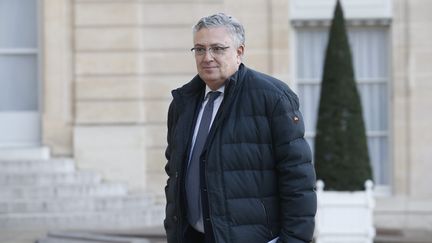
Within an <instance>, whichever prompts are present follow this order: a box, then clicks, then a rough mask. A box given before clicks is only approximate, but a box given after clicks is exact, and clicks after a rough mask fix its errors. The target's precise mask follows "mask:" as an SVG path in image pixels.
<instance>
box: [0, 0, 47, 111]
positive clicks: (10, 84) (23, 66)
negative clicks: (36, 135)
mask: <svg viewBox="0 0 432 243" xmlns="http://www.w3.org/2000/svg"><path fill="white" fill-rule="evenodd" d="M37 38H38V35H37V1H36V0H0V81H1V83H0V112H2V111H35V110H37V109H38V93H39V92H38V82H37V80H38V49H37V48H38V40H37Z"/></svg>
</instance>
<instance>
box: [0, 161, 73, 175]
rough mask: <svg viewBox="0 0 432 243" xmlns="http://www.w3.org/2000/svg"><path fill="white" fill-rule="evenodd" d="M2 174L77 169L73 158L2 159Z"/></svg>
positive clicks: (58, 171)
mask: <svg viewBox="0 0 432 243" xmlns="http://www.w3.org/2000/svg"><path fill="white" fill-rule="evenodd" d="M0 171H1V173H2V174H10V173H24V174H26V173H60V172H63V173H67V172H74V171H75V164H74V161H73V160H72V159H49V160H0Z"/></svg>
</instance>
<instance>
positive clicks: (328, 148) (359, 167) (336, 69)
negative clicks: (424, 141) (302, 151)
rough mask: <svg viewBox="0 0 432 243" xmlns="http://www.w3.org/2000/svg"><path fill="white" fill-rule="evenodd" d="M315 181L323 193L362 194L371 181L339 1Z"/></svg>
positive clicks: (325, 79)
mask: <svg viewBox="0 0 432 243" xmlns="http://www.w3.org/2000/svg"><path fill="white" fill-rule="evenodd" d="M314 159H315V166H316V172H317V178H318V179H321V180H323V181H324V183H325V185H326V189H328V190H337V191H353V190H363V189H364V182H365V181H366V180H368V179H372V172H371V166H370V163H369V155H368V149H367V140H366V134H365V126H364V123H363V116H362V107H361V103H360V97H359V94H358V91H357V87H356V82H355V79H354V70H353V65H352V58H351V51H350V47H349V42H348V37H347V33H346V29H345V20H344V16H343V11H342V7H341V4H340V2H339V0H338V1H337V3H336V8H335V11H334V16H333V20H332V24H331V27H330V33H329V40H328V44H327V50H326V56H325V62H324V70H323V78H322V84H321V97H320V103H319V109H318V122H317V129H316V137H315V158H314Z"/></svg>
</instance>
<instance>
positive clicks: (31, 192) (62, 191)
mask: <svg viewBox="0 0 432 243" xmlns="http://www.w3.org/2000/svg"><path fill="white" fill-rule="evenodd" d="M126 194H127V189H126V187H125V185H123V184H119V183H102V184H72V185H53V186H33V187H28V186H8V187H0V198H1V199H2V200H3V201H7V200H16V199H27V200H34V199H37V198H52V199H54V198H73V197H91V196H121V195H126Z"/></svg>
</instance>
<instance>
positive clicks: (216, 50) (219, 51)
mask: <svg viewBox="0 0 432 243" xmlns="http://www.w3.org/2000/svg"><path fill="white" fill-rule="evenodd" d="M228 48H229V46H214V47H209V48H208V49H207V48H204V47H194V48H192V49H191V51H192V52H193V53H195V56H204V55H205V54H206V52H207V50H208V51H209V52H210V55H212V57H216V56H222V55H223V54H224V53H225V50H226V49H228Z"/></svg>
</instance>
